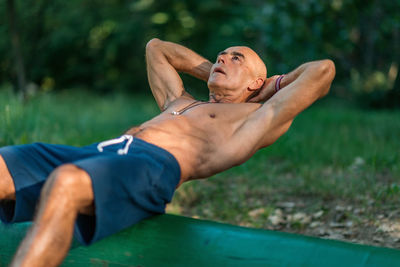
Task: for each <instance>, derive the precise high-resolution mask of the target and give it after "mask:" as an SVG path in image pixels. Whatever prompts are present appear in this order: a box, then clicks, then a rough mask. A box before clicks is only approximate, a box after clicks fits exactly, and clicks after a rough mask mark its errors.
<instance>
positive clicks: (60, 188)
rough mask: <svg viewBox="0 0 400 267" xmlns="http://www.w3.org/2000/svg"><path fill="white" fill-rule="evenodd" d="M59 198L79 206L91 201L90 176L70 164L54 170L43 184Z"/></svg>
mask: <svg viewBox="0 0 400 267" xmlns="http://www.w3.org/2000/svg"><path fill="white" fill-rule="evenodd" d="M46 187H47V188H48V189H49V190H50V191H52V192H54V193H55V194H57V195H58V196H59V197H64V198H68V200H69V201H73V202H76V203H78V204H80V203H81V202H88V201H89V202H90V201H91V200H92V199H93V191H92V183H91V179H90V176H89V175H88V174H87V173H86V172H85V171H84V170H82V169H80V168H78V167H76V166H75V165H72V164H66V165H62V166H60V167H58V168H57V169H55V170H54V171H53V172H52V173H51V175H50V177H49V179H48V180H47V182H46V184H45V188H46Z"/></svg>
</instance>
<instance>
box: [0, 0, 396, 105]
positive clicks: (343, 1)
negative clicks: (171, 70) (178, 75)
mask: <svg viewBox="0 0 400 267" xmlns="http://www.w3.org/2000/svg"><path fill="white" fill-rule="evenodd" d="M0 14H1V21H0V22H1V24H0V37H1V38H0V84H2V85H3V86H10V84H12V86H13V88H15V90H18V91H21V92H24V91H29V93H33V92H34V91H35V90H38V91H50V90H60V89H62V90H66V89H69V88H76V87H79V88H85V89H87V90H91V91H96V92H110V91H115V90H118V91H127V92H133V91H134V92H140V91H143V92H147V91H148V85H147V77H146V73H145V67H144V66H145V65H144V47H145V44H146V42H147V41H148V40H150V39H151V38H154V37H158V38H160V39H164V40H168V41H172V42H178V43H181V44H183V45H185V46H188V47H190V48H192V49H194V50H195V51H197V52H198V53H200V54H201V55H203V56H205V57H206V58H208V59H209V60H211V61H214V60H215V57H216V54H217V53H218V52H219V51H221V50H223V49H224V48H226V47H228V46H231V45H238V44H239V45H247V46H250V47H252V48H253V49H255V50H256V51H257V52H258V53H259V54H260V55H261V57H262V58H263V59H264V61H265V62H266V64H267V67H268V70H269V75H272V74H280V73H286V72H288V71H290V70H292V69H293V68H295V67H297V66H298V65H300V64H301V63H303V62H306V61H311V60H316V59H322V58H330V59H332V60H333V61H334V62H335V63H336V69H337V76H336V79H335V82H334V87H333V90H332V92H331V95H335V96H338V97H340V98H344V99H347V100H354V101H358V103H359V104H360V103H361V104H362V105H364V106H366V107H371V108H392V107H395V106H397V107H398V106H400V78H399V76H400V75H399V74H398V73H399V64H400V1H399V0H382V1H377V0H376V1H374V0H369V1H361V0H358V1H357V0H329V1H317V0H288V1H256V0H250V1H248V0H246V1H245V0H225V1H214V0H203V1H189V0H175V1H174V0H171V1H166V0H158V1H155V0H138V1H132V0H131V1H128V0H126V1H123V0H70V1H61V0H51V1H50V0H24V1H20V0H4V1H1V2H0ZM190 86H191V87H193V88H192V89H193V90H197V91H199V90H202V89H204V88H202V86H203V87H204V85H203V84H200V83H195V82H192V83H191V85H190Z"/></svg>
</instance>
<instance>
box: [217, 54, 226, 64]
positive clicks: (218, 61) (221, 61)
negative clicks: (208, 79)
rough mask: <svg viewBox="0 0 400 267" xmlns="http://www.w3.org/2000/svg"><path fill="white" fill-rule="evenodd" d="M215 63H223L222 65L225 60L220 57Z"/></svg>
mask: <svg viewBox="0 0 400 267" xmlns="http://www.w3.org/2000/svg"><path fill="white" fill-rule="evenodd" d="M217 63H220V64H221V63H223V64H225V59H224V58H223V56H222V55H221V56H219V57H218V60H217Z"/></svg>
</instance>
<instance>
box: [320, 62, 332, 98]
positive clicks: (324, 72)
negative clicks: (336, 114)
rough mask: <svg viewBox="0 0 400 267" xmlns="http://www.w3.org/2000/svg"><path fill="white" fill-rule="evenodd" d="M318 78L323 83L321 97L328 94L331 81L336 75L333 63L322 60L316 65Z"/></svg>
mask: <svg viewBox="0 0 400 267" xmlns="http://www.w3.org/2000/svg"><path fill="white" fill-rule="evenodd" d="M318 71H319V77H320V79H321V81H322V82H323V86H322V87H321V89H322V90H321V97H323V96H325V95H327V94H328V92H329V89H330V87H331V84H332V81H333V79H334V78H335V75H336V68H335V63H334V62H333V61H332V60H330V59H324V60H321V61H320V62H319V65H318Z"/></svg>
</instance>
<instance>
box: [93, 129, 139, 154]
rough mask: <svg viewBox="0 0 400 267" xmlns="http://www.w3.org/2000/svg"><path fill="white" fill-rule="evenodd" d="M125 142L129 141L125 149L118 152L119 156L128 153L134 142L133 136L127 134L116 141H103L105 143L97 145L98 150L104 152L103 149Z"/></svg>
mask: <svg viewBox="0 0 400 267" xmlns="http://www.w3.org/2000/svg"><path fill="white" fill-rule="evenodd" d="M125 140H128V142H126V144H125V147H124V148H120V149H118V151H117V152H118V154H119V155H125V154H127V153H128V150H129V146H130V145H131V144H132V142H133V136H132V135H128V134H125V135H122V136H121V137H118V138H115V139H110V140H106V141H103V142H101V143H99V144H98V145H97V149H98V150H99V151H100V152H103V147H105V146H111V145H115V144H119V143H122V142H124V141H125Z"/></svg>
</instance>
